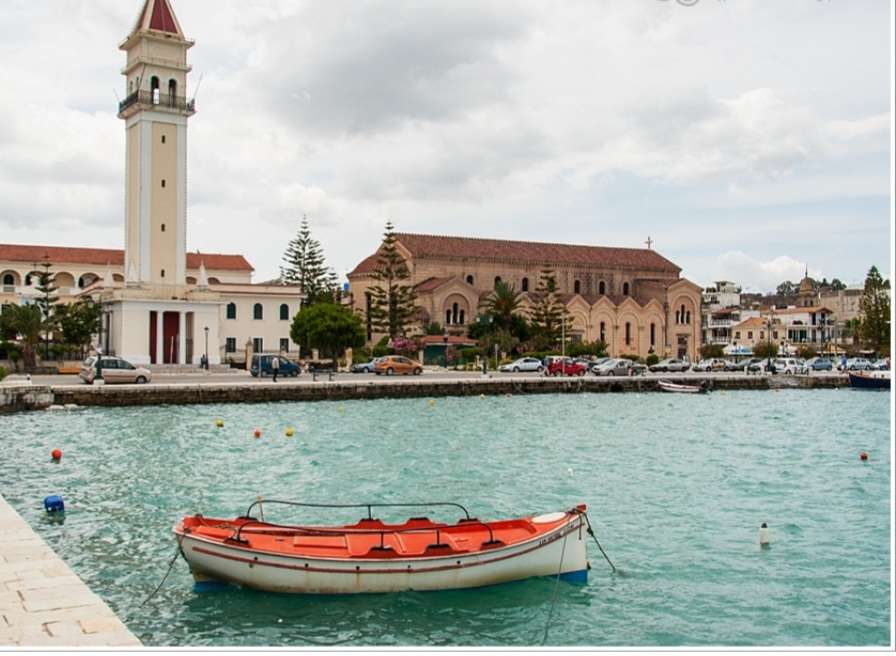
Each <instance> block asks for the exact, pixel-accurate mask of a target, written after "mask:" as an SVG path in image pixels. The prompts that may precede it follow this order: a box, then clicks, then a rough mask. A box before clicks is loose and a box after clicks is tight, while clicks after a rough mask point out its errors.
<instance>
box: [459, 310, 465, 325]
mask: <svg viewBox="0 0 896 656" xmlns="http://www.w3.org/2000/svg"><path fill="white" fill-rule="evenodd" d="M465 323H466V317H464V311H463V310H461V311H460V325H461V326H463V325H464V324H465Z"/></svg>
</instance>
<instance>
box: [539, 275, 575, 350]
mask: <svg viewBox="0 0 896 656" xmlns="http://www.w3.org/2000/svg"><path fill="white" fill-rule="evenodd" d="M535 291H536V293H537V294H538V295H539V298H538V302H537V303H536V304H535V307H534V308H532V324H533V325H534V326H535V327H536V329H537V330H538V332H539V333H540V336H541V338H542V339H543V340H544V341H545V343H546V344H547V345H550V346H554V345H555V344H556V343H557V342H558V341H559V340H560V336H561V332H562V324H563V321H564V320H565V321H566V324H567V330H568V329H569V314H568V313H567V311H566V306H565V305H564V304H563V302H562V301H561V300H560V299H559V298H558V297H557V279H556V277H555V276H554V271H553V270H552V269H542V271H541V276H540V277H539V280H538V287H537V288H536V290H535Z"/></svg>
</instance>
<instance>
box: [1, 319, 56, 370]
mask: <svg viewBox="0 0 896 656" xmlns="http://www.w3.org/2000/svg"><path fill="white" fill-rule="evenodd" d="M45 327H46V322H45V321H44V318H43V313H41V310H40V307H38V306H37V305H7V306H5V307H4V308H3V314H0V332H3V333H7V332H9V333H13V334H14V335H18V336H19V339H20V342H21V345H22V361H23V362H24V364H25V369H31V368H33V367H34V364H35V359H34V349H35V347H36V346H37V345H38V344H40V340H41V333H42V332H43V330H44V328H45Z"/></svg>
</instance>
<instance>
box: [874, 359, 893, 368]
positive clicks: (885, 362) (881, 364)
mask: <svg viewBox="0 0 896 656" xmlns="http://www.w3.org/2000/svg"><path fill="white" fill-rule="evenodd" d="M871 364H873V365H874V368H875V369H877V370H878V371H889V370H890V358H883V359H881V360H875V361H874V362H872V363H871Z"/></svg>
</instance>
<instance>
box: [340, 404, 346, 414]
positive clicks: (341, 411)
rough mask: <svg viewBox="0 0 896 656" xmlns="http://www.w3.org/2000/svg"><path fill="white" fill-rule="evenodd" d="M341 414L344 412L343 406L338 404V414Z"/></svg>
mask: <svg viewBox="0 0 896 656" xmlns="http://www.w3.org/2000/svg"><path fill="white" fill-rule="evenodd" d="M343 412H345V406H344V405H342V404H341V403H340V404H339V414H342V413H343Z"/></svg>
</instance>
